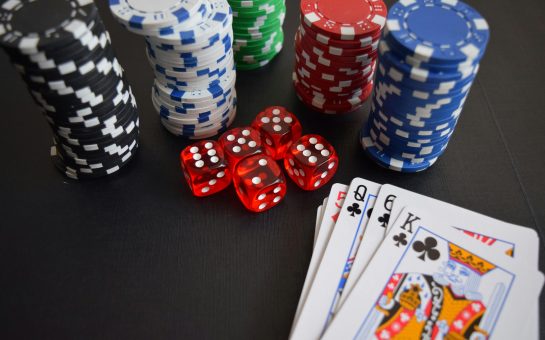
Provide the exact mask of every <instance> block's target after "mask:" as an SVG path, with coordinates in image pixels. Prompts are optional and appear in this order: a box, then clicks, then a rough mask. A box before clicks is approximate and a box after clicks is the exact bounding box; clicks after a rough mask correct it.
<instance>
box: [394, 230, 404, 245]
mask: <svg viewBox="0 0 545 340" xmlns="http://www.w3.org/2000/svg"><path fill="white" fill-rule="evenodd" d="M393 239H394V242H396V247H398V248H399V245H400V244H401V245H402V246H406V245H407V235H405V233H399V235H394V237H393Z"/></svg>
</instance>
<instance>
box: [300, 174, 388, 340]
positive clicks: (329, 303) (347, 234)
mask: <svg viewBox="0 0 545 340" xmlns="http://www.w3.org/2000/svg"><path fill="white" fill-rule="evenodd" d="M379 190H380V185H379V184H377V183H373V182H371V181H367V180H365V179H362V178H356V179H354V180H353V181H352V183H351V184H350V187H349V189H348V193H347V196H346V199H345V202H344V204H343V206H342V209H341V212H340V214H339V218H338V220H337V223H336V224H335V228H334V229H333V232H332V233H331V237H330V239H329V242H328V244H327V248H326V249H325V252H324V254H323V257H322V260H321V262H320V265H319V268H318V270H317V272H316V275H315V277H314V281H313V282H312V286H311V287H310V289H309V291H308V296H307V298H306V300H305V302H304V305H303V307H302V309H301V313H300V314H299V317H298V320H296V322H295V327H294V328H293V332H292V334H291V338H292V339H318V338H319V337H320V336H321V334H322V333H323V332H324V330H325V328H326V327H327V325H328V323H329V321H330V319H331V318H332V316H333V313H334V312H335V310H336V306H337V303H338V301H339V298H340V296H341V295H342V292H343V287H344V283H345V282H346V279H347V278H348V277H349V274H350V268H351V265H352V261H353V259H354V256H355V255H356V253H357V251H358V247H359V244H360V242H361V236H362V235H363V231H364V229H365V225H366V223H367V220H368V217H369V213H370V211H371V209H372V208H373V205H374V202H375V198H376V197H377V194H378V192H379ZM326 217H327V216H326Z"/></svg>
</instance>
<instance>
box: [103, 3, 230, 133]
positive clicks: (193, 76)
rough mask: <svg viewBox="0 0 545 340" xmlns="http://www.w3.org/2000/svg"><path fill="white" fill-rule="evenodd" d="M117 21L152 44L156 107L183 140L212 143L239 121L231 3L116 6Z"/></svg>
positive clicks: (149, 54)
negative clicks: (233, 122)
mask: <svg viewBox="0 0 545 340" xmlns="http://www.w3.org/2000/svg"><path fill="white" fill-rule="evenodd" d="M110 10H111V11H112V13H113V14H114V17H115V18H116V19H117V20H118V21H119V22H120V23H121V24H122V25H123V26H124V27H125V28H126V29H127V30H129V31H131V32H134V33H136V34H139V35H143V36H144V37H145V39H146V54H147V57H148V59H149V62H150V64H151V66H152V67H153V70H154V72H155V81H154V83H153V87H152V102H153V105H154V106H155V108H156V110H157V112H158V113H159V116H160V118H161V122H162V124H163V126H164V127H165V128H166V129H167V130H168V131H170V132H171V133H173V134H175V135H177V136H184V137H188V138H192V139H200V138H208V137H211V136H214V135H216V134H218V133H219V132H222V131H223V130H224V129H226V128H227V126H229V125H230V124H231V122H232V121H233V120H234V119H235V115H236V105H237V99H236V92H235V80H236V72H235V66H234V58H233V50H232V41H233V31H232V28H231V24H232V20H233V15H232V12H231V8H230V6H229V4H228V3H227V1H226V0H162V1H150V0H110Z"/></svg>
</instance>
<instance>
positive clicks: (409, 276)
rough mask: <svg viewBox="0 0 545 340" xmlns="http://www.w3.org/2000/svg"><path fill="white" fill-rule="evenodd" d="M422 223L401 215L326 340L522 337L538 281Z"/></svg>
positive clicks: (418, 216) (416, 215)
mask: <svg viewBox="0 0 545 340" xmlns="http://www.w3.org/2000/svg"><path fill="white" fill-rule="evenodd" d="M423 216H424V215H422V213H420V212H417V211H416V210H413V209H412V208H410V210H406V211H403V212H402V213H401V214H400V215H399V217H398V219H397V220H396V223H395V226H394V227H393V228H392V230H391V231H390V232H389V233H388V235H387V236H386V238H385V240H384V242H383V244H382V245H381V247H380V248H379V250H378V251H377V253H376V255H375V256H374V257H373V259H372V260H371V262H370V263H369V266H368V268H367V270H366V272H364V274H363V275H362V277H361V278H360V280H359V281H358V283H357V284H356V286H355V287H354V289H353V290H352V293H351V294H350V296H349V298H348V299H347V300H346V302H345V304H344V305H343V307H342V308H341V310H340V311H339V313H338V314H337V316H336V318H335V319H334V321H333V323H332V324H331V326H330V327H329V328H328V330H327V332H326V334H325V335H324V339H339V338H342V339H344V338H354V339H393V338H399V339H489V338H490V339H493V338H496V336H495V335H498V337H497V338H505V339H512V338H516V337H517V336H518V335H519V334H520V325H521V324H524V321H525V319H526V316H525V315H524V313H521V311H524V310H525V309H526V306H527V303H529V302H530V301H532V300H533V299H535V298H536V295H535V294H533V293H530V294H529V293H528V292H535V291H539V290H540V289H541V286H542V285H543V276H542V274H540V273H538V272H537V271H535V270H533V269H531V268H528V267H523V266H520V265H518V264H517V263H515V262H514V261H513V259H512V258H510V257H508V256H505V255H504V254H502V253H500V252H496V251H491V249H490V248H485V247H483V246H482V245H481V244H480V243H479V242H478V241H476V240H475V239H473V238H468V237H466V236H464V235H462V234H461V233H459V232H457V231H455V230H453V229H452V228H445V227H444V226H442V227H437V226H438V225H439V226H440V225H441V223H440V222H438V220H436V219H435V218H434V217H429V216H428V217H423ZM499 335H501V336H499Z"/></svg>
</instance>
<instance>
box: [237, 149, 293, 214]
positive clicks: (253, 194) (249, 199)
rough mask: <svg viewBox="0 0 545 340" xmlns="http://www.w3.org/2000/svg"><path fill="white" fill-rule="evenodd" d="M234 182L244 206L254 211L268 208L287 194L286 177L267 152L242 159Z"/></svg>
mask: <svg viewBox="0 0 545 340" xmlns="http://www.w3.org/2000/svg"><path fill="white" fill-rule="evenodd" d="M233 184H234V185H235V190H236V192H237V195H238V198H239V199H240V201H241V202H242V204H244V206H245V207H246V208H247V209H248V210H250V211H254V212H262V211H265V210H268V209H270V208H272V207H274V206H275V205H277V204H278V203H280V201H282V199H283V198H284V196H285V195H286V179H285V177H284V174H283V173H282V170H281V169H280V167H279V166H278V164H277V163H276V161H275V160H274V159H273V158H272V157H269V156H267V155H265V154H258V155H254V156H250V157H247V158H245V159H243V160H241V161H240V162H239V163H238V164H237V166H236V169H235V171H234V172H233Z"/></svg>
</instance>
